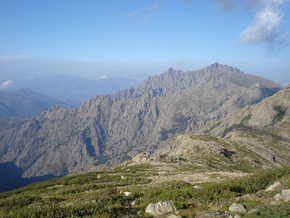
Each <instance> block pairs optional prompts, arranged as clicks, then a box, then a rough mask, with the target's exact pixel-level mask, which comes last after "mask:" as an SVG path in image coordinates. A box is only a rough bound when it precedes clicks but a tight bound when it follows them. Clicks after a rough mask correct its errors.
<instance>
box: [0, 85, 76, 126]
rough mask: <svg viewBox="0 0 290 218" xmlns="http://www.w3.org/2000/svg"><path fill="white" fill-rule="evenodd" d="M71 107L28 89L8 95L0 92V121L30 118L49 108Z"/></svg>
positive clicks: (8, 93)
mask: <svg viewBox="0 0 290 218" xmlns="http://www.w3.org/2000/svg"><path fill="white" fill-rule="evenodd" d="M53 105H57V106H59V107H71V106H70V105H69V104H66V103H64V102H61V101H59V100H57V99H56V98H53V97H48V96H45V95H42V94H39V93H37V92H34V91H32V90H30V89H21V90H18V91H16V92H13V93H10V92H5V91H0V119H1V120H15V119H18V118H25V117H28V118H31V117H33V116H35V115H37V114H39V113H41V112H43V111H45V110H47V109H49V108H50V107H51V106H53Z"/></svg>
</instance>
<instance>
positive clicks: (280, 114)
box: [269, 106, 286, 126]
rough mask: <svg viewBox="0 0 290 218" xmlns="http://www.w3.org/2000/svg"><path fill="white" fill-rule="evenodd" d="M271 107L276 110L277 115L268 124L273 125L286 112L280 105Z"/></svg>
mask: <svg viewBox="0 0 290 218" xmlns="http://www.w3.org/2000/svg"><path fill="white" fill-rule="evenodd" d="M273 109H274V110H275V111H277V115H276V116H275V117H274V119H273V120H272V123H271V124H270V125H269V126H273V125H274V124H275V123H277V122H278V121H281V120H282V119H283V116H284V115H285V113H286V110H284V109H283V108H282V107H281V106H274V107H273Z"/></svg>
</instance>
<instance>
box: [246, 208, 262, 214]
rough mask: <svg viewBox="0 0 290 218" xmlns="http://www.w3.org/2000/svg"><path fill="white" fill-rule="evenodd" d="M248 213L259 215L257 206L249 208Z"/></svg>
mask: <svg viewBox="0 0 290 218" xmlns="http://www.w3.org/2000/svg"><path fill="white" fill-rule="evenodd" d="M248 213H254V214H257V215H259V214H260V211H259V209H258V208H255V209H251V210H249V212H248Z"/></svg>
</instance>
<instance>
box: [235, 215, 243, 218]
mask: <svg viewBox="0 0 290 218" xmlns="http://www.w3.org/2000/svg"><path fill="white" fill-rule="evenodd" d="M234 218H242V217H241V216H240V215H236V216H235V217H234Z"/></svg>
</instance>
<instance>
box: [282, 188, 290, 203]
mask: <svg viewBox="0 0 290 218" xmlns="http://www.w3.org/2000/svg"><path fill="white" fill-rule="evenodd" d="M281 194H282V196H283V198H284V201H285V202H288V201H290V189H287V190H282V192H281Z"/></svg>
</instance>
